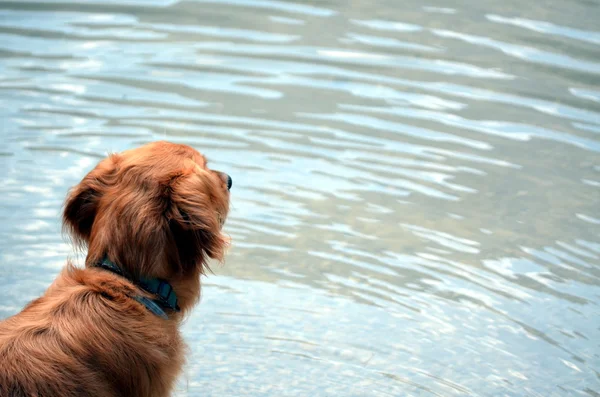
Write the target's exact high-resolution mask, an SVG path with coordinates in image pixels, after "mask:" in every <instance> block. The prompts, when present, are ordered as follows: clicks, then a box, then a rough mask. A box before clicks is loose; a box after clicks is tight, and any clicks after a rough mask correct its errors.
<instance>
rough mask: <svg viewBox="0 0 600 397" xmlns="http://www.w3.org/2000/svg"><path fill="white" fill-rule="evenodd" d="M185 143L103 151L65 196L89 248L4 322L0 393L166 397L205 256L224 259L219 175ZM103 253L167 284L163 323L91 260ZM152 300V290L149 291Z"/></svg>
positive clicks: (67, 213)
mask: <svg viewBox="0 0 600 397" xmlns="http://www.w3.org/2000/svg"><path fill="white" fill-rule="evenodd" d="M223 175H224V174H221V173H219V172H216V171H211V170H209V169H208V168H207V167H206V160H205V159H204V157H203V156H202V155H201V154H200V153H198V152H197V151H196V150H194V149H192V148H191V147H189V146H185V145H178V144H172V143H168V142H154V143H151V144H148V145H145V146H142V147H140V148H137V149H134V150H130V151H126V152H123V153H121V154H115V155H111V156H110V157H108V158H107V159H105V160H103V161H102V162H100V163H99V164H98V165H97V166H96V168H94V169H93V170H92V171H91V172H90V173H89V174H88V175H86V176H85V178H84V179H83V180H82V181H81V183H80V184H78V185H77V186H75V187H74V188H73V189H72V191H71V192H70V194H69V196H68V198H67V200H66V203H65V208H64V213H63V221H64V226H65V228H66V230H68V231H69V232H70V233H71V235H72V236H73V237H74V240H75V241H76V242H77V243H78V244H80V245H82V246H87V247H88V254H87V258H86V263H85V268H83V269H81V268H76V267H74V266H72V265H71V264H67V265H66V267H65V268H64V269H63V271H62V272H61V273H60V274H59V275H58V277H57V278H56V280H55V281H54V283H53V284H52V285H51V286H50V287H49V288H48V290H47V291H46V292H45V294H44V295H43V296H42V297H40V298H38V299H36V300H34V301H32V302H31V303H29V304H28V305H27V306H26V307H25V308H24V309H23V310H22V311H21V312H20V313H18V314H16V315H14V316H12V317H10V318H8V319H6V320H4V321H2V322H0V396H1V397H5V396H10V397H21V396H27V397H29V396H37V397H54V396H62V397H70V396H73V397H74V396H78V397H81V396H90V397H91V396H106V397H108V396H111V397H112V396H153V397H159V396H168V395H169V394H170V392H171V390H172V388H173V386H174V383H175V380H176V379H177V376H178V375H179V373H180V371H181V368H182V366H183V363H184V350H185V345H184V342H183V340H182V338H181V336H180V333H179V325H180V323H181V321H182V319H183V316H184V315H185V313H186V312H188V311H189V310H190V309H191V308H192V307H193V306H194V304H195V303H196V302H197V301H198V299H199V297H200V276H201V275H202V274H203V273H204V271H205V270H206V261H207V260H208V258H209V257H210V258H214V259H216V260H222V258H223V254H224V249H225V247H226V245H227V241H226V239H225V238H224V236H223V235H222V234H221V227H222V222H223V220H224V219H225V217H226V216H227V213H228V210H229V192H228V190H227V185H226V184H227V182H226V179H225V178H224V176H223ZM105 254H107V255H108V256H109V258H111V260H113V261H114V262H116V263H118V264H119V265H120V266H122V267H123V268H125V269H126V270H127V271H128V272H129V273H130V274H132V275H135V276H136V277H139V276H145V277H159V278H163V279H166V280H167V281H169V282H170V283H171V285H172V286H173V288H174V291H175V292H176V294H177V296H178V299H179V306H180V307H181V312H179V313H176V312H168V315H169V318H168V319H166V320H165V319H162V318H160V317H158V316H156V315H154V314H152V313H150V312H149V311H148V309H146V307H144V306H143V305H141V304H140V303H138V301H136V300H134V299H132V296H134V295H136V294H137V295H139V294H141V293H142V292H141V291H140V290H139V289H138V288H137V287H136V286H135V285H134V284H132V283H131V282H129V281H127V280H126V279H124V278H122V277H119V276H117V275H115V274H113V273H110V272H108V271H105V270H101V269H98V268H95V267H93V266H92V265H93V264H95V263H96V262H98V261H99V260H101V259H102V257H103V256H104V255H105ZM148 296H149V295H148Z"/></svg>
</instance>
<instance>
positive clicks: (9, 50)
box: [0, 0, 600, 397]
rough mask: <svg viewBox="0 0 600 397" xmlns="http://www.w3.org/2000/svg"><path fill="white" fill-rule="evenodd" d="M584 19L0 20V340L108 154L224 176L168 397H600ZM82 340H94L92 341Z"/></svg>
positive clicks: (265, 3) (223, 5) (594, 134)
mask: <svg viewBox="0 0 600 397" xmlns="http://www.w3.org/2000/svg"><path fill="white" fill-rule="evenodd" d="M599 21H600V3H598V2H597V1H592V0H573V1H555V0H545V1H535V2H534V1H530V2H523V1H514V0H507V1H502V2H499V1H491V0H485V1H477V0H469V1H462V2H458V1H456V0H453V1H449V2H443V3H442V2H439V3H436V2H429V3H422V2H419V1H414V0H408V1H392V0H387V1H386V0H371V1H335V2H334V1H330V0H329V1H322V2H304V3H302V2H298V3H293V2H289V1H283V0H196V1H158V0H157V1H151V0H147V1H134V0H121V1H107V0H94V1H89V0H88V1H80V2H78V3H77V4H75V3H73V4H71V3H69V2H61V1H44V2H41V1H40V2H30V1H14V2H9V1H3V2H1V3H0V105H1V106H0V120H1V123H2V124H1V129H0V131H1V141H0V167H1V168H0V170H1V171H2V172H1V174H0V196H1V200H0V203H1V204H0V281H1V283H2V286H1V288H0V318H4V317H6V316H9V315H11V314H13V313H15V312H17V311H18V310H20V309H21V308H22V306H23V305H24V304H25V303H26V302H28V301H29V300H31V299H33V298H35V297H37V296H39V295H40V294H41V293H42V292H43V291H44V289H45V288H46V287H47V286H48V285H49V283H51V281H52V280H53V279H54V277H55V276H56V274H57V273H58V272H59V271H60V269H61V267H62V266H63V265H64V263H65V261H66V259H67V258H68V257H71V258H74V259H76V260H77V261H78V262H79V263H81V262H82V260H83V257H82V256H81V255H79V256H75V254H74V253H73V250H72V248H71V246H70V244H69V243H68V240H67V239H66V238H64V237H63V236H62V235H61V227H60V223H59V216H60V210H61V205H62V202H63V200H64V198H65V195H66V193H67V190H68V188H69V187H70V186H72V185H74V184H75V183H77V182H78V181H79V180H80V179H81V177H82V176H83V175H84V174H85V173H86V172H87V171H89V170H90V169H91V168H92V167H93V166H94V165H95V163H96V162H97V161H98V160H99V159H101V158H102V157H103V156H105V155H106V153H108V152H111V151H121V150H124V149H128V148H132V147H134V146H137V145H140V144H143V143H145V142H149V141H153V140H158V139H168V140H171V141H175V142H181V143H187V144H190V145H193V146H194V147H195V148H197V149H198V150H200V151H201V152H203V153H204V154H206V156H207V157H208V158H209V160H210V161H211V164H212V166H213V167H214V168H216V169H220V170H223V171H226V172H228V173H229V174H231V175H232V177H233V181H234V186H233V190H232V212H231V216H230V218H229V220H228V223H227V225H226V231H227V233H228V234H230V235H231V237H232V239H233V244H232V247H231V249H230V250H229V254H228V256H227V260H226V262H225V263H224V264H223V265H222V266H219V265H214V266H213V269H214V275H210V276H209V277H207V278H206V279H205V280H204V289H203V299H202V302H201V304H200V305H199V306H198V308H197V309H196V310H195V311H194V312H193V314H192V315H191V317H190V318H189V320H188V321H187V322H186V324H185V327H184V333H185V337H186V339H187V341H188V342H189V345H190V354H189V364H188V366H187V367H186V371H185V374H184V375H183V376H182V378H181V381H180V382H179V384H178V387H177V392H176V395H178V396H241V395H244V396H430V395H431V396H467V395H472V396H543V397H547V396H599V395H600V310H599V304H600V211H599V208H600V207H599V204H600V155H599V152H600V22H599ZM91 337H92V336H91Z"/></svg>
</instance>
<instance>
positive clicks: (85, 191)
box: [63, 154, 118, 244]
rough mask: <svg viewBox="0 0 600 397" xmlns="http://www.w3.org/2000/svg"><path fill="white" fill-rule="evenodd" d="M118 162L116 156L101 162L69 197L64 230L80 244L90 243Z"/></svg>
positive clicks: (64, 217)
mask: <svg viewBox="0 0 600 397" xmlns="http://www.w3.org/2000/svg"><path fill="white" fill-rule="evenodd" d="M117 161H118V157H117V155H114V154H113V155H111V156H109V157H108V158H107V159H105V160H103V161H101V162H100V163H99V164H98V165H97V166H96V168H94V169H93V170H92V171H90V172H89V173H88V174H87V175H86V176H85V177H84V178H83V180H82V181H81V182H80V183H79V184H78V185H76V186H74V187H73V188H72V189H71V191H70V192H69V195H68V196H67V200H66V202H65V207H64V211H63V228H64V229H65V230H66V231H68V232H69V233H70V234H71V236H72V237H73V238H74V239H75V241H76V242H77V243H79V244H87V243H88V242H89V239H90V234H91V232H92V225H93V224H94V219H95V217H96V213H97V211H98V203H99V201H100V198H101V197H102V195H103V194H104V193H105V191H106V189H107V188H108V187H109V186H111V185H113V183H114V177H115V174H116V163H117Z"/></svg>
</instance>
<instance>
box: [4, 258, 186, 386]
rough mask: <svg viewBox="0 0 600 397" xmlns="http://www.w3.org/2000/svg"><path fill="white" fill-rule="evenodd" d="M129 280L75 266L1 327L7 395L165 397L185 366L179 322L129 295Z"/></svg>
mask: <svg viewBox="0 0 600 397" xmlns="http://www.w3.org/2000/svg"><path fill="white" fill-rule="evenodd" d="M131 288H133V286H132V285H128V284H127V282H126V281H125V280H123V279H120V278H118V277H117V276H114V275H112V274H110V273H107V272H102V271H100V270H94V269H85V270H82V269H75V268H72V267H70V266H69V267H67V269H66V270H65V271H64V272H63V273H62V274H61V275H60V276H59V277H58V278H57V280H56V281H55V283H54V284H53V285H52V286H51V287H50V288H49V289H48V291H46V294H45V295H44V296H42V297H41V298H39V299H36V300H35V301H33V302H31V303H30V304H29V305H28V306H27V307H26V308H25V309H24V310H23V311H22V312H20V313H19V314H17V315H15V316H13V317H10V318H8V319H6V320H4V321H2V322H0V396H1V397H21V396H23V397H30V396H38V397H41V396H44V397H54V396H61V397H70V396H73V397H75V396H79V397H81V396H100V397H102V396H111V397H112V396H164V395H167V394H168V391H169V390H170V389H171V387H172V384H173V383H174V381H175V378H176V376H177V373H178V372H179V370H180V368H181V365H182V362H183V354H182V353H183V352H182V347H183V346H182V341H181V339H180V337H179V333H178V332H177V329H176V327H175V324H173V323H172V322H168V321H164V320H162V319H160V318H159V317H157V316H155V315H153V314H151V313H149V312H148V311H147V310H146V309H145V308H144V307H143V306H141V305H139V304H137V302H135V301H133V300H132V299H129V298H127V297H126V296H125V295H124V293H126V292H127V291H128V290H129V289H131Z"/></svg>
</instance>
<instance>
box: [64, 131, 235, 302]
mask: <svg viewBox="0 0 600 397" xmlns="http://www.w3.org/2000/svg"><path fill="white" fill-rule="evenodd" d="M230 188H231V178H230V177H229V176H228V175H227V174H224V173H221V172H218V171H213V170H210V169H209V168H208V167H207V164H206V159H205V158H204V156H202V155H201V154H200V153H198V152H197V151H196V150H194V149H193V148H191V147H189V146H186V145H180V144H174V143H169V142H153V143H150V144H147V145H145V146H142V147H139V148H137V149H133V150H128V151H125V152H122V153H120V154H113V155H111V156H109V157H108V158H106V159H105V160H103V161H101V162H100V163H99V164H98V165H97V166H96V168H94V169H93V170H92V171H91V172H90V173H88V174H87V175H86V176H85V177H84V178H83V180H82V181H81V183H79V184H78V185H77V186H75V187H74V188H73V189H72V191H71V192H70V194H69V196H68V197H67V201H66V204H65V209H64V213H63V222H64V226H65V227H66V229H67V230H68V231H70V233H71V235H72V236H73V237H74V239H75V241H76V242H78V243H79V244H81V245H83V246H86V245H87V246H88V256H87V259H86V265H88V266H89V265H92V264H94V263H96V262H98V261H100V260H101V259H102V258H103V256H104V255H107V256H108V257H109V258H110V259H111V260H112V261H114V262H116V263H118V264H119V265H120V266H122V267H123V268H125V270H126V271H127V272H129V273H130V274H131V275H133V276H135V277H140V276H143V277H157V278H163V279H166V280H169V281H171V282H173V283H175V284H178V283H184V284H185V283H186V282H187V285H185V286H184V289H186V288H187V289H188V290H189V291H188V292H189V295H190V298H193V295H194V292H195V291H194V289H195V288H196V284H193V285H191V284H190V283H189V282H190V280H197V281H198V284H197V289H198V291H197V293H196V294H195V295H198V296H199V287H200V285H199V276H200V274H202V273H203V272H204V271H205V269H206V266H207V264H206V262H207V260H208V258H213V259H216V260H222V259H223V255H224V250H225V247H226V246H227V241H228V240H227V238H226V237H225V236H223V235H222V233H221V228H222V226H223V223H224V221H225V218H226V216H227V214H228V211H229V189H230ZM178 295H179V293H178ZM181 303H182V304H184V305H185V302H181ZM183 308H184V307H183V305H182V309H183Z"/></svg>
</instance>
